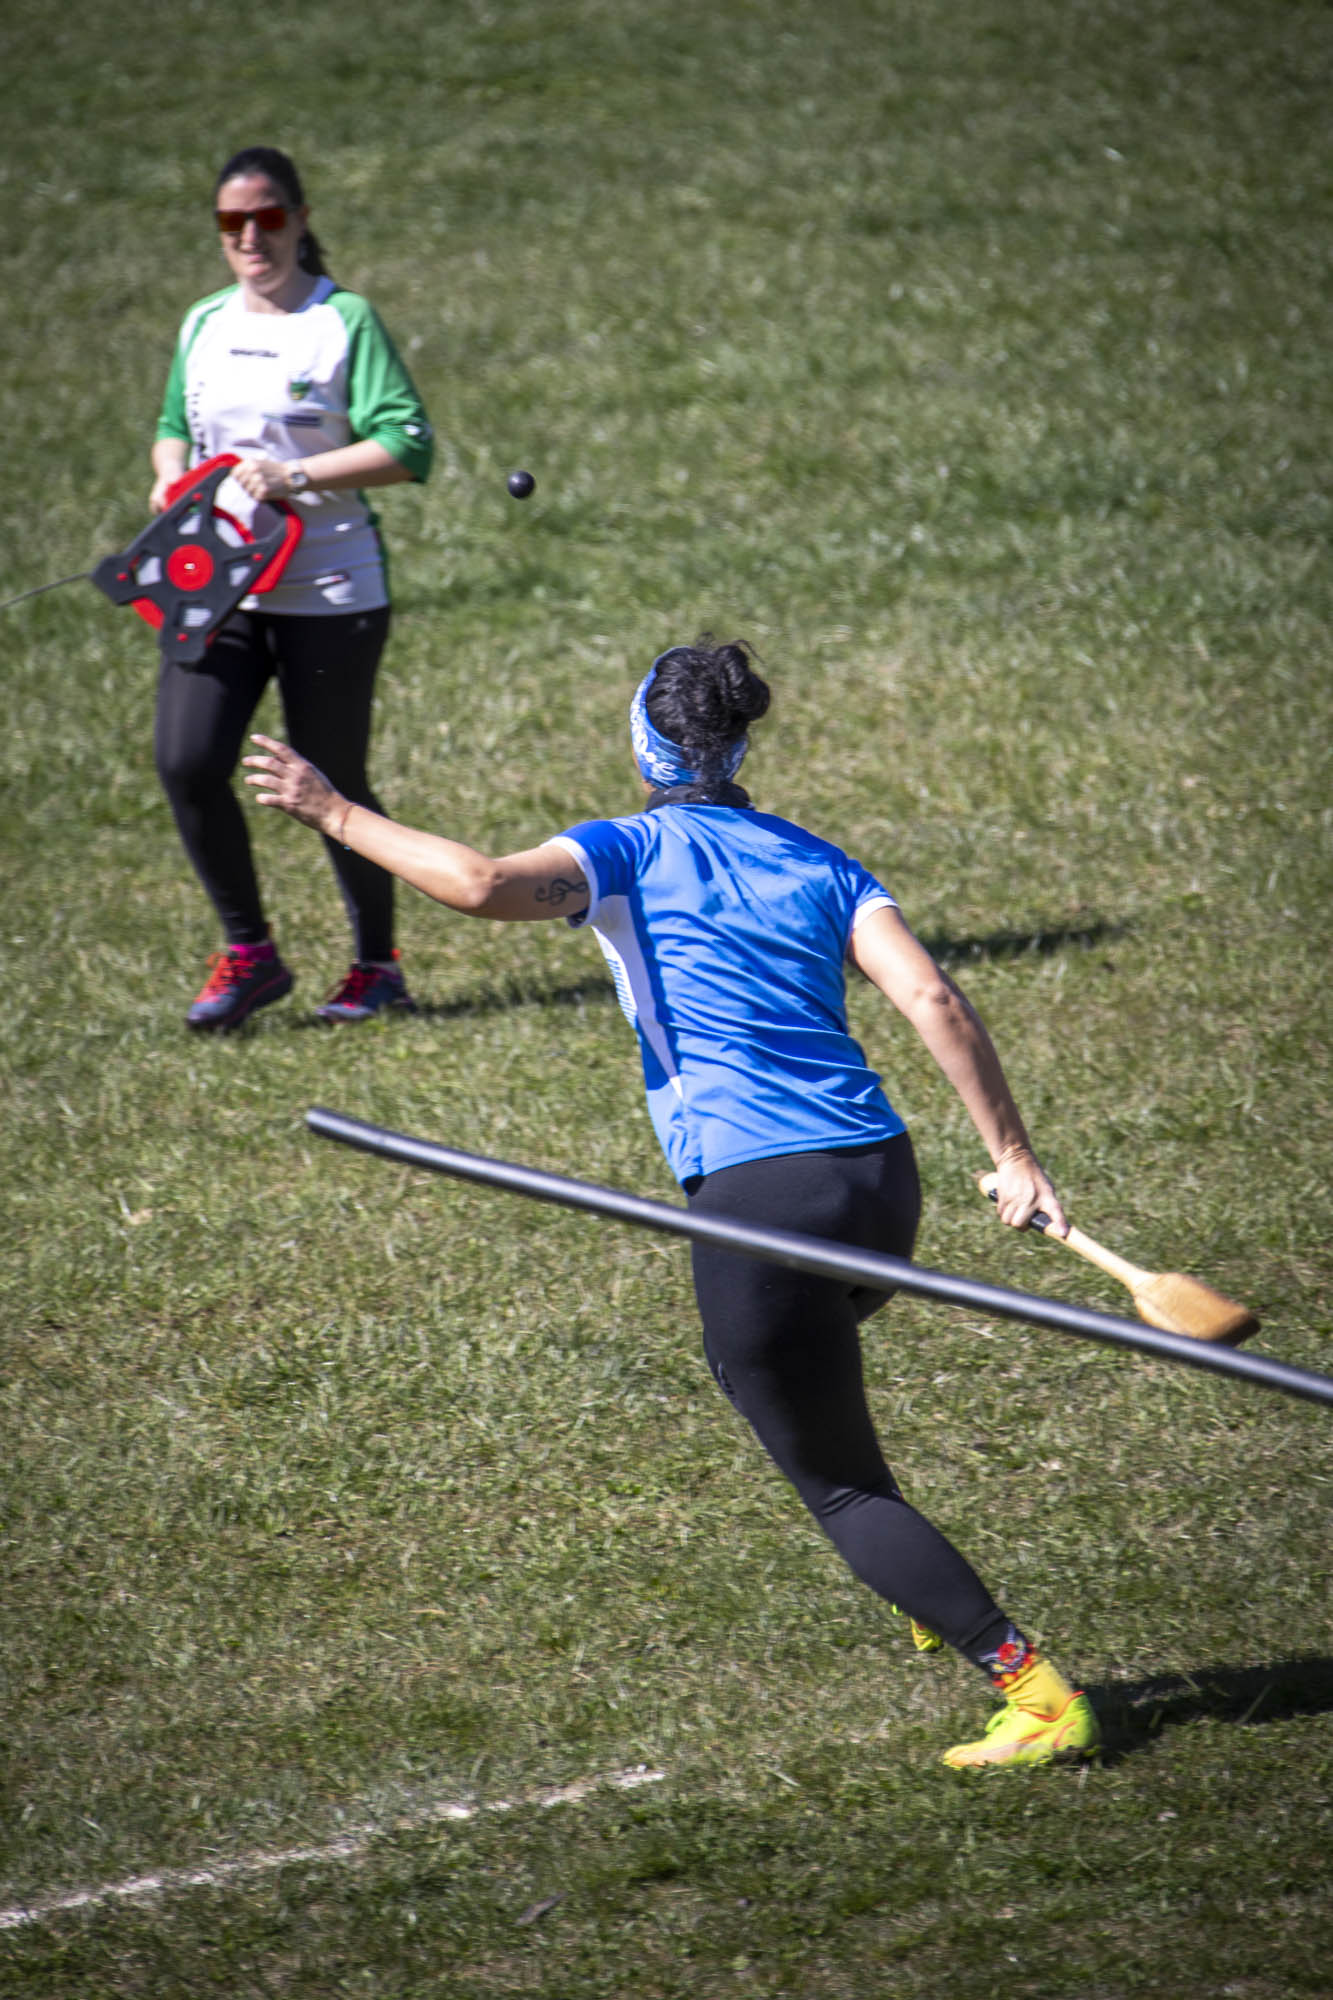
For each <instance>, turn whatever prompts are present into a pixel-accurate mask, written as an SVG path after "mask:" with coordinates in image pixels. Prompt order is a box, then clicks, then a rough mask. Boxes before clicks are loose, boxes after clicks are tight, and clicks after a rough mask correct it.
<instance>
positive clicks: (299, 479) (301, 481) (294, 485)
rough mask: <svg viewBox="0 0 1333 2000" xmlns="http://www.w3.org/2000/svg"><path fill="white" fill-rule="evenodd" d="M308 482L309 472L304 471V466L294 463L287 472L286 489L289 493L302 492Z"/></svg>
mask: <svg viewBox="0 0 1333 2000" xmlns="http://www.w3.org/2000/svg"><path fill="white" fill-rule="evenodd" d="M309 484H310V474H309V473H308V472H307V471H306V469H305V467H304V466H303V465H294V466H293V467H292V469H291V471H290V472H289V473H288V474H287V491H288V492H289V493H304V492H305V490H306V487H307V486H308V485H309Z"/></svg>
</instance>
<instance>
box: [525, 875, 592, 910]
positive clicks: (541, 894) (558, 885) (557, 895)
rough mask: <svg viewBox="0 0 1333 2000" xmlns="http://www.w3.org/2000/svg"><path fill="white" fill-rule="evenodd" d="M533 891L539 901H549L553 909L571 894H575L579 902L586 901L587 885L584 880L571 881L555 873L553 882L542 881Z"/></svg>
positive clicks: (564, 901) (558, 906) (565, 900)
mask: <svg viewBox="0 0 1333 2000" xmlns="http://www.w3.org/2000/svg"><path fill="white" fill-rule="evenodd" d="M533 893H534V895H535V897H536V900H537V901H538V902H539V903H549V904H550V905H551V908H552V909H553V910H558V909H559V908H560V906H561V904H562V903H567V902H568V901H569V899H570V897H571V896H577V897H578V898H579V900H580V901H581V902H584V903H586V902H587V900H588V885H587V883H586V882H581V881H573V882H571V881H568V880H567V879H566V878H565V876H563V875H557V876H556V878H555V880H554V881H553V882H544V883H542V884H541V886H540V887H539V888H538V889H536V890H535V891H534V892H533Z"/></svg>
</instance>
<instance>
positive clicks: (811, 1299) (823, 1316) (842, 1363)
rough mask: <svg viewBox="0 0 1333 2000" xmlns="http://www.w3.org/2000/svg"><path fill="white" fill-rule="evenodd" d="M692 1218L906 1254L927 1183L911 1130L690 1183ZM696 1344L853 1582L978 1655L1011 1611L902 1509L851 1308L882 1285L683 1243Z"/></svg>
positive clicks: (865, 1302)
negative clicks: (697, 1316)
mask: <svg viewBox="0 0 1333 2000" xmlns="http://www.w3.org/2000/svg"><path fill="white" fill-rule="evenodd" d="M686 1193H687V1195H688V1197H689V1205H690V1207H691V1209H693V1210H696V1211H697V1212H699V1213H702V1214H712V1215H721V1216H728V1217H732V1218H734V1219H736V1220H738V1221H742V1222H750V1223H755V1224H762V1225H764V1226H766V1227H768V1228H773V1229H788V1230H792V1231H795V1232H797V1233H799V1234H801V1235H804V1236H823V1237H829V1238H832V1239H834V1240H835V1241H837V1242H840V1243H846V1244H850V1245H852V1246H854V1247H856V1248H858V1249H864V1250H875V1251H883V1252H885V1253H887V1254H888V1255H889V1256H894V1257H908V1256H910V1255H911V1251H912V1245H913V1242H914V1241H915V1238H916V1226H917V1221H918V1218H919V1215H920V1209H921V1190H920V1184H919V1182H918V1180H917V1171H916V1160H915V1157H914V1155H913V1152H912V1144H911V1140H910V1139H909V1138H908V1137H907V1135H906V1134H905V1133H904V1134H902V1135H901V1136H900V1137H898V1138H896V1139H890V1140H888V1141H886V1142H885V1143H883V1144H881V1145H876V1146H866V1147H857V1148H855V1149H852V1150H846V1151H831V1152H814V1153H788V1154H782V1155H777V1156H774V1157H772V1158H769V1159H764V1160H752V1161H747V1162H746V1163H745V1164H744V1165H743V1166H739V1167H724V1168H722V1169H721V1170H720V1171H719V1172H717V1173H714V1174H709V1175H707V1176H706V1177H702V1178H700V1179H698V1180H696V1181H693V1182H688V1183H687V1184H686ZM691 1249H692V1257H693V1265H694V1290H695V1296H696V1298H697V1299H698V1302H699V1311H700V1313H701V1315H702V1317H703V1324H704V1352H705V1354H706V1355H707V1357H708V1363H709V1366H710V1367H711V1369H712V1371H713V1374H714V1375H715V1377H716V1378H717V1381H718V1383H719V1384H720V1386H721V1387H722V1388H723V1389H724V1390H725V1391H726V1393H727V1395H728V1396H729V1397H730V1398H731V1400H732V1402H733V1403H734V1404H735V1406H736V1408H737V1409H738V1410H739V1411H740V1413H741V1414H742V1416H744V1417H745V1418H746V1419H747V1420H748V1422H749V1423H750V1424H751V1426H752V1427H753V1429H754V1431H755V1433H756V1435H757V1436H758V1438H759V1441H760V1443H761V1444H762V1445H763V1446H764V1449H765V1450H766V1451H767V1452H768V1454H769V1456H770V1457H771V1458H772V1459H773V1461H774V1463H775V1464H776V1465H777V1466H778V1467H779V1469H780V1470H781V1471H782V1472H784V1473H785V1474H786V1476H787V1478H788V1479H789V1480H790V1481H791V1483H792V1485H793V1486H794V1487H795V1488H796V1490H797V1492H798V1493H799V1494H800V1496H801V1498H802V1500H804V1502H805V1504H806V1506H807V1507H808V1508H809V1509H810V1512H811V1513H812V1514H813V1515H814V1517H815V1519H816V1521H818V1523H819V1525H820V1527H821V1528H823V1530H824V1531H825V1533H826V1534H827V1535H828V1536H829V1538H830V1540H831V1541H832V1542H833V1544H834V1546H835V1547H836V1548H837V1550H838V1552H839V1554H840V1555H841V1556H842V1557H843V1559H844V1561H845V1562H847V1563H848V1564H849V1565H850V1567H851V1568H852V1569H853V1570H854V1571H855V1572H856V1574H857V1575H858V1576H859V1577H860V1578H861V1579H862V1581H863V1582H865V1583H868V1584H869V1585H870V1588H871V1589H872V1590H874V1591H877V1592H878V1593H879V1595H880V1596H881V1597H883V1598H886V1599H887V1600H888V1601H889V1602H890V1603H892V1604H896V1605H898V1606H899V1607H900V1608H901V1609H902V1610H904V1611H907V1612H910V1613H911V1615H912V1616H913V1617H914V1618H916V1619H918V1620H919V1621H920V1622H921V1624H923V1625H928V1626H929V1627H930V1629H931V1630H932V1631H934V1632H938V1633H939V1634H940V1636H941V1637H942V1638H944V1639H946V1640H947V1641H948V1642H949V1644H950V1645H952V1646H955V1647H957V1649H958V1650H959V1652H961V1653H964V1654H966V1655H967V1657H968V1658H969V1659H972V1660H973V1661H975V1662H976V1664H978V1665H981V1664H982V1656H983V1655H984V1654H987V1653H993V1652H994V1651H995V1649H996V1648H997V1647H998V1646H999V1644H1000V1643H1001V1641H1002V1640H1003V1638H1004V1636H1005V1634H1006V1632H1007V1631H1008V1629H1009V1626H1008V1620H1007V1619H1006V1617H1005V1615H1004V1613H1003V1612H1002V1611H1001V1610H1000V1608H999V1606H998V1605H997V1604H996V1603H995V1600H994V1599H993V1598H992V1597H991V1595H990V1593H989V1591H988V1590H987V1589H986V1587H985V1585H984V1584H983V1583H982V1581H981V1579H980V1578H979V1577H978V1576H977V1574H976V1572H975V1571H974V1570H973V1569H972V1568H971V1566H970V1565H969V1564H968V1563H967V1562H966V1561H964V1559H963V1557H962V1556H961V1555H960V1554H959V1553H958V1551H957V1549H955V1548H954V1546H953V1544H952V1543H951V1542H949V1541H947V1540H946V1539H945V1537H944V1536H943V1535H942V1534H941V1533H940V1531H939V1529H938V1528H935V1527H932V1525H931V1524H930V1522H929V1521H927V1520H926V1518H925V1516H924V1515H922V1514H918V1513H917V1511H916V1509H915V1508H914V1507H910V1506H909V1505H908V1503H907V1502H906V1501H905V1500H904V1498H903V1496H902V1494H901V1493H900V1492H899V1490H898V1486H897V1483H896V1481H895V1480H894V1477H893V1474H892V1473H891V1472H890V1470H889V1468H888V1466H887V1464H886V1463H885V1460H884V1454H883V1452H882V1451H881V1449H880V1445H879V1439H878V1438H877V1437H876V1435H875V1426H874V1423H873V1421H872V1419H871V1416H870V1411H869V1409H868V1407H867V1405H866V1397H865V1386H864V1382H863V1379H862V1373H861V1340H860V1335H859V1333H858V1330H857V1329H858V1326H859V1323H860V1321H861V1320H863V1319H865V1318H866V1317H867V1316H868V1315H869V1314H870V1313H872V1312H875V1311H876V1310H877V1309H878V1307H879V1306H881V1305H883V1303H884V1301H885V1299H886V1298H887V1297H888V1296H890V1294H888V1293H884V1292H870V1291H866V1290H863V1289H858V1288H857V1287H855V1286H852V1285H850V1284H848V1283H846V1282H842V1281H838V1280H833V1279H828V1278H817V1277H812V1276H809V1275H807V1274H806V1273H804V1272H801V1271H789V1270H786V1269H784V1268H782V1267H781V1266H779V1265H777V1264H765V1263H761V1262H759V1261H758V1260H757V1259H754V1258H750V1257H741V1256H738V1255H737V1254H736V1253H735V1252H734V1251H727V1250H720V1249H717V1248H715V1247H714V1246H713V1245H711V1244H706V1243H695V1244H693V1245H692V1246H691Z"/></svg>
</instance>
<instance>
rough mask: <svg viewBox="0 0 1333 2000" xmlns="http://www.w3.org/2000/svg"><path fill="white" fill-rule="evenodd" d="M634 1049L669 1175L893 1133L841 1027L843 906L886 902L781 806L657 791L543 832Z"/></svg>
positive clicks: (855, 867)
mask: <svg viewBox="0 0 1333 2000" xmlns="http://www.w3.org/2000/svg"><path fill="white" fill-rule="evenodd" d="M555 844H556V845H559V846H561V847H563V848H565V849H566V851H567V852H568V853H570V854H571V855H572V856H573V857H574V858H575V860H577V862H578V863H579V866H580V867H581V868H582V870H583V873H584V875H585V877H586V878H587V882H588V887H589V891H590V901H589V905H588V909H587V911H586V912H585V913H584V914H583V915H582V916H580V917H578V918H576V919H574V920H573V921H574V922H575V923H576V924H578V925H581V924H591V926H592V928H593V931H594V933H595V935H596V937H597V942H598V944H599V945H600V946H601V948H602V951H603V953H604V955H605V957H606V959H607V962H608V964H609V966H610V968H611V973H612V976H613V978H614V980H615V985H616V993H617V996H618V998H619V1000H620V1004H621V1007H622V1009H623V1010H624V1013H625V1015H626V1017H627V1018H628V1020H629V1022H630V1024H631V1026H632V1027H633V1028H634V1030H635V1032H636V1034H637V1036H638V1040H639V1048H640V1052H641V1055H642V1058H643V1074H644V1083H645V1086H646V1088H647V1092H648V1106H649V1110H650V1112H651V1114H652V1119H653V1124H654V1127H655V1128H656V1131H657V1136H658V1138H659V1139H660V1141H661V1143H662V1148H663V1150H664V1152H665V1153H666V1156H667V1159H668V1161H669V1163H670V1165H671V1169H672V1172H673V1173H674V1174H675V1175H676V1178H677V1179H678V1180H680V1181H687V1180H689V1179H691V1178H692V1177H693V1176H694V1175H696V1174H710V1173H715V1172H716V1171H717V1170H718V1169H719V1168H721V1167H728V1166H738V1165H740V1164H741V1163H742V1162H743V1161H746V1160H756V1159H763V1158H766V1157H768V1156H769V1155H772V1154H777V1153H803V1152H811V1151H815V1150H822V1149H825V1148H834V1147H844V1146H862V1145H870V1144H874V1143H876V1142H877V1141H880V1140H883V1139H888V1138H892V1137H894V1136H895V1135H896V1134H897V1133H899V1132H901V1131H903V1130H904V1129H905V1128H904V1126H903V1121H902V1119H901V1118H900V1117H899V1116H898V1114H897V1112H896V1111H894V1109H893V1108H892V1106H891V1105H890V1103H889V1101H888V1099H887V1097H886V1096H885V1094H884V1091H883V1088H882V1086H881V1084H880V1081H879V1078H878V1076H877V1075H876V1074H875V1072H874V1071H873V1070H872V1069H871V1068H870V1067H869V1065H868V1064H867V1062H866V1059H865V1056H864V1054H863V1053H862V1050H861V1048H860V1045H859V1043H857V1041H856V1040H855V1039H854V1038H853V1036H852V1035H851V1034H850V1033H849V1031H848V1027H847V1008H846V994H845V986H844V975H843V961H844V959H845V957H846V954H847V949H848V946H849V944H850V942H851V936H852V931H853V929H854V927H855V925H856V923H857V921H858V920H859V919H860V918H861V917H863V916H865V915H866V914H868V913H869V912H870V911H871V910H875V909H881V908H883V907H885V906H889V907H893V906H894V899H893V897H892V896H890V895H889V894H888V892H887V890H885V889H884V888H883V887H882V886H881V885H880V883H878V882H877V881H876V880H875V878H874V876H873V875H871V874H870V873H869V872H868V871H867V870H866V869H865V868H863V867H862V866H861V864H860V862H858V861H853V860H852V859H851V858H850V857H849V856H848V855H846V854H844V853H843V852H842V850H841V849H840V848H837V847H834V846H832V845H831V844H830V843H829V842H828V841H825V840H819V839H818V838H816V836H815V835H814V834H811V833H807V832H806V831H805V829H804V828H802V827H799V826H796V825H793V824H792V823H791V822H790V821H789V820H782V819H777V818H774V817H772V816H771V815H769V814H766V813H758V812H753V811H751V810H749V809H748V808H737V807H731V806H701V805H668V806H661V807H658V808H657V810H656V811H653V812H644V813H636V814H635V815H634V816H633V817H632V818H626V819H612V820H586V821H584V822H582V823H581V824H580V825H578V826H573V827H570V828H568V829H567V830H566V831H565V832H564V833H561V834H558V835H557V836H556V839H555Z"/></svg>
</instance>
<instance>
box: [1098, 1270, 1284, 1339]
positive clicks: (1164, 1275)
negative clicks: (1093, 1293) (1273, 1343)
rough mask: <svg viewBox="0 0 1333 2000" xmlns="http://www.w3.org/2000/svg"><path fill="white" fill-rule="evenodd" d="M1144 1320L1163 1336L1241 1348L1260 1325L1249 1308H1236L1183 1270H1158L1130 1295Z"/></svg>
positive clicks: (1219, 1293) (1229, 1300) (1232, 1301)
mask: <svg viewBox="0 0 1333 2000" xmlns="http://www.w3.org/2000/svg"><path fill="white" fill-rule="evenodd" d="M1130 1296H1131V1298H1132V1299H1133V1301H1134V1305H1135V1308H1136V1310H1137V1312H1138V1315H1139V1318H1140V1319H1141V1320H1146V1321H1147V1323H1148V1325H1149V1326H1159V1327H1161V1329H1162V1331H1163V1333H1187V1334H1190V1335H1191V1336H1192V1337H1193V1338H1194V1339H1195V1340H1220V1341H1224V1342H1225V1343H1226V1345H1227V1346H1228V1347H1239V1346H1240V1343H1241V1342H1242V1341H1243V1340H1248V1339H1249V1338H1250V1335H1251V1334H1252V1333H1257V1332H1258V1331H1259V1322H1258V1320H1257V1318H1256V1317H1255V1315H1254V1314H1253V1313H1252V1312H1251V1311H1250V1310H1249V1308H1248V1307H1247V1306H1241V1305H1237V1304H1236V1301H1235V1300H1234V1299H1228V1298H1225V1297H1224V1296H1223V1294H1222V1293H1221V1292H1215V1291H1214V1290H1213V1288H1212V1286H1211V1285H1205V1284H1204V1283H1203V1281H1202V1279H1200V1278H1191V1277H1187V1276H1186V1275H1185V1273H1184V1272H1182V1271H1159V1272H1158V1273H1156V1275H1150V1276H1149V1277H1148V1279H1147V1281H1146V1282H1145V1283H1144V1284H1141V1285H1137V1286H1135V1287H1134V1289H1133V1291H1132V1292H1131V1294H1130Z"/></svg>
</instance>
